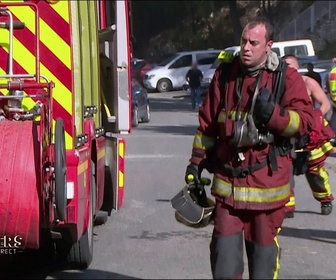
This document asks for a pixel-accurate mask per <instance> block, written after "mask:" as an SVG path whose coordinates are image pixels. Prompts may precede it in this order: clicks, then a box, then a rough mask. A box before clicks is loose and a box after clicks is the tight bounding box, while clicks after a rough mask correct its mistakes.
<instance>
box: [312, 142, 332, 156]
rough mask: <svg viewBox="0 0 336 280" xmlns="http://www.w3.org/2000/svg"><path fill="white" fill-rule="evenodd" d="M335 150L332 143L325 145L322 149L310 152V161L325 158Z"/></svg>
mask: <svg viewBox="0 0 336 280" xmlns="http://www.w3.org/2000/svg"><path fill="white" fill-rule="evenodd" d="M333 148H334V147H333V145H332V144H331V143H330V142H325V143H323V144H322V145H321V147H319V148H317V149H314V150H312V151H310V153H309V158H308V161H313V160H316V159H318V158H320V157H323V156H324V155H325V154H326V153H328V152H330V151H331V150H332V149H333Z"/></svg>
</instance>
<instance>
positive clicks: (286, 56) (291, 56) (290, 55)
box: [282, 54, 297, 60]
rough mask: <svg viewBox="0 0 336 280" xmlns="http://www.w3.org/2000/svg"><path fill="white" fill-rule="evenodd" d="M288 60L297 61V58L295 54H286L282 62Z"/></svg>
mask: <svg viewBox="0 0 336 280" xmlns="http://www.w3.org/2000/svg"><path fill="white" fill-rule="evenodd" d="M287 58H293V59H296V60H297V57H296V56H295V55H294V54H285V55H284V56H283V57H282V60H285V59H287Z"/></svg>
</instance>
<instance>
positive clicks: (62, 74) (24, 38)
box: [3, 15, 72, 92]
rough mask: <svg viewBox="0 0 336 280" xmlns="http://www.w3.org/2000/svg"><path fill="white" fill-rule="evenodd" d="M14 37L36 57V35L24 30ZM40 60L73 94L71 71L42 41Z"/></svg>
mask: <svg viewBox="0 0 336 280" xmlns="http://www.w3.org/2000/svg"><path fill="white" fill-rule="evenodd" d="M13 19H14V20H15V21H18V18H16V17H15V15H13ZM68 31H69V27H68ZM65 33H66V32H65ZM68 33H69V32H68ZM14 35H15V38H16V39H17V40H19V41H20V42H21V43H22V44H23V45H24V46H25V47H26V48H27V49H28V50H29V51H30V52H31V53H32V54H33V55H34V56H35V55H36V51H35V35H34V34H33V33H32V32H31V31H30V30H29V29H28V28H24V29H22V30H15V32H14ZM40 60H41V61H40V62H42V64H43V65H44V66H45V67H46V68H47V69H48V70H49V71H50V72H51V73H53V74H54V75H55V77H57V79H58V80H60V81H61V83H62V84H63V85H64V86H65V87H66V88H67V89H68V90H69V91H70V92H72V73H71V70H70V69H69V68H68V67H67V66H65V65H64V63H63V62H62V61H61V60H59V59H58V58H57V57H56V56H55V54H54V53H53V52H51V51H50V50H49V49H48V48H47V47H46V46H45V45H44V44H43V43H42V42H41V41H40ZM3 65H5V64H3ZM14 72H15V71H14ZM41 74H43V73H41Z"/></svg>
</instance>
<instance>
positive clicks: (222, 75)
mask: <svg viewBox="0 0 336 280" xmlns="http://www.w3.org/2000/svg"><path fill="white" fill-rule="evenodd" d="M234 61H235V59H233V60H232V61H231V62H222V65H221V68H220V72H219V88H220V93H221V95H220V104H224V100H225V92H226V85H227V83H228V81H229V77H230V73H231V70H232V66H233V64H234ZM224 64H225V65H224Z"/></svg>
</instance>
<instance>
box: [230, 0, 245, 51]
mask: <svg viewBox="0 0 336 280" xmlns="http://www.w3.org/2000/svg"><path fill="white" fill-rule="evenodd" d="M229 8H230V17H231V23H232V27H233V36H234V37H233V38H234V44H235V45H239V42H240V35H241V33H242V26H241V23H240V14H239V10H238V4H237V0H234V1H229Z"/></svg>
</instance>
